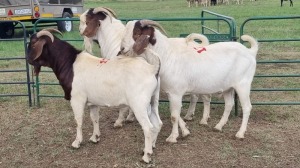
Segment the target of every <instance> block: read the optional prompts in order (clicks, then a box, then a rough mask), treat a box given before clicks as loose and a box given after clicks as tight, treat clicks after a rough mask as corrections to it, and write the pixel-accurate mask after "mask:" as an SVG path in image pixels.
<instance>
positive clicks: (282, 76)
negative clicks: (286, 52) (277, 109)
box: [240, 16, 300, 105]
mask: <svg viewBox="0 0 300 168" xmlns="http://www.w3.org/2000/svg"><path fill="white" fill-rule="evenodd" d="M267 20H270V21H276V20H282V21H287V20H293V21H300V16H285V17H283V16H277V17H276V16H272V17H251V18H249V19H247V20H245V21H244V22H243V23H242V25H241V27H240V36H242V35H243V34H245V26H246V25H247V24H249V22H255V21H267ZM282 29H283V31H284V27H282ZM299 30H300V29H299ZM297 35H298V36H299V37H300V34H296V35H295V36H297ZM256 38H259V37H256ZM292 41H299V42H300V38H277V39H266V38H265V39H258V42H260V43H271V42H292ZM298 58H300V52H299V57H298ZM257 63H258V64H268V65H279V64H289V65H292V64H296V65H298V66H296V68H297V69H296V72H298V73H293V74H260V75H255V78H256V79H257V78H280V79H282V80H290V79H291V78H294V79H295V78H297V79H300V59H286V58H282V59H279V60H259V57H258V58H257ZM297 86H298V87H299V86H300V83H298V85H296V87H297ZM251 91H252V92H299V91H300V88H252V90H251ZM299 93H300V92H299ZM252 104H253V105H300V100H298V101H294V102H291V101H290V102H253V103H252Z"/></svg>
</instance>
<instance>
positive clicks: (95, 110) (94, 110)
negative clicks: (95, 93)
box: [90, 105, 100, 143]
mask: <svg viewBox="0 0 300 168" xmlns="http://www.w3.org/2000/svg"><path fill="white" fill-rule="evenodd" d="M99 109H100V108H99V107H98V106H94V105H92V106H90V117H91V120H92V122H93V126H94V129H93V135H92V136H91V138H90V141H91V142H93V143H97V142H99V141H100V129H99V118H100V116H99Z"/></svg>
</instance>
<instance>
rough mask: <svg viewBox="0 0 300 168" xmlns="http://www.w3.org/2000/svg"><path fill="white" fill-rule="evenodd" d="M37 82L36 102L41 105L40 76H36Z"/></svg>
mask: <svg viewBox="0 0 300 168" xmlns="http://www.w3.org/2000/svg"><path fill="white" fill-rule="evenodd" d="M35 83H36V85H35V86H36V103H37V106H38V107H40V82H39V77H38V76H36V77H35Z"/></svg>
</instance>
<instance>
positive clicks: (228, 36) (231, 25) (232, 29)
mask: <svg viewBox="0 0 300 168" xmlns="http://www.w3.org/2000/svg"><path fill="white" fill-rule="evenodd" d="M141 19H145V18H120V20H121V21H123V22H125V23H127V22H128V21H131V20H141ZM147 19H149V20H154V21H162V22H163V21H166V22H172V21H173V22H174V21H180V22H188V21H199V25H200V24H204V23H205V22H204V21H218V22H220V21H222V22H224V23H226V25H227V26H228V30H229V31H228V33H227V34H222V35H220V34H215V35H214V36H212V35H211V37H213V39H214V40H217V41H224V36H225V37H226V39H227V40H233V39H235V29H236V28H235V23H234V22H233V20H229V19H228V18H223V17H218V18H216V17H211V18H147ZM65 20H71V21H79V19H78V18H50V19H39V20H37V21H36V22H35V24H34V28H33V30H34V32H36V31H37V27H39V24H40V23H44V22H55V21H65ZM202 31H204V29H202ZM201 33H202V32H201ZM185 35H187V34H180V36H185ZM64 40H65V41H82V40H72V39H64ZM210 40H211V39H210ZM43 72H45V71H43ZM47 72H52V71H47ZM35 81H36V82H35V84H34V88H36V100H37V101H36V102H37V105H38V106H40V99H41V98H42V97H51V98H60V97H63V96H62V95H53V94H51V95H50V94H41V93H40V88H41V86H49V85H58V83H49V82H41V81H40V79H39V77H38V76H37V77H36V79H35ZM160 102H168V101H167V100H160ZM199 103H202V102H199ZM211 103H212V104H223V102H215V101H213V102H211Z"/></svg>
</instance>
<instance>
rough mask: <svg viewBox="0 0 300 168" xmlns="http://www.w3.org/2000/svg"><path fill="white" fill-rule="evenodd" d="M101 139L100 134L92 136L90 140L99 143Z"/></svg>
mask: <svg viewBox="0 0 300 168" xmlns="http://www.w3.org/2000/svg"><path fill="white" fill-rule="evenodd" d="M99 141H100V138H99V135H96V136H92V137H91V138H90V142H92V143H94V144H96V143H98V142H99Z"/></svg>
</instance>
